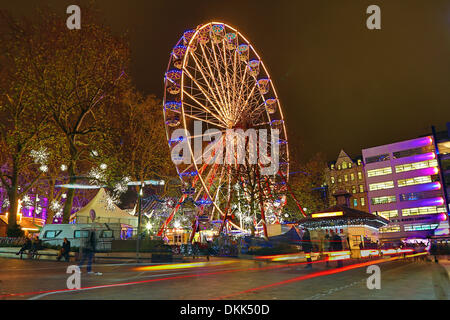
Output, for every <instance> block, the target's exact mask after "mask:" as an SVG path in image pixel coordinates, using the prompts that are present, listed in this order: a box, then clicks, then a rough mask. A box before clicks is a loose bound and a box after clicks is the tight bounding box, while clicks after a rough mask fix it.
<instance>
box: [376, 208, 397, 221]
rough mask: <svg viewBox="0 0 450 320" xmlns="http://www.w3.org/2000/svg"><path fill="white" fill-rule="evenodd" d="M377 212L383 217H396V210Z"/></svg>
mask: <svg viewBox="0 0 450 320" xmlns="http://www.w3.org/2000/svg"><path fill="white" fill-rule="evenodd" d="M378 214H379V215H380V216H382V217H383V218H385V219H388V220H390V219H391V218H395V217H398V210H387V211H380V212H378Z"/></svg>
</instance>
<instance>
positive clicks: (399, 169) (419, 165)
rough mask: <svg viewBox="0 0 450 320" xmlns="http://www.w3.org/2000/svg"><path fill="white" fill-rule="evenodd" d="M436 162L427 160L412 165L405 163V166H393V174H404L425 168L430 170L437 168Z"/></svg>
mask: <svg viewBox="0 0 450 320" xmlns="http://www.w3.org/2000/svg"><path fill="white" fill-rule="evenodd" d="M437 166H438V162H437V160H436V159H433V160H427V161H419V162H413V163H407V164H401V165H398V166H395V172H397V173H399V172H405V171H412V170H418V169H425V168H432V167H437Z"/></svg>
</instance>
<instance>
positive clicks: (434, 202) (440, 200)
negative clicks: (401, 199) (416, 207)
mask: <svg viewBox="0 0 450 320" xmlns="http://www.w3.org/2000/svg"><path fill="white" fill-rule="evenodd" d="M420 204H421V205H423V206H440V205H443V204H444V199H443V198H442V197H439V198H432V199H426V200H423V201H421V202H420Z"/></svg>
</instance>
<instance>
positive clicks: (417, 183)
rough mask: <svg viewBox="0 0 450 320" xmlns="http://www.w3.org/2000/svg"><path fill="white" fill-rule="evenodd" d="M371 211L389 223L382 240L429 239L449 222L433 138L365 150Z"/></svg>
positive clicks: (384, 229) (382, 230) (365, 166)
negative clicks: (442, 224)
mask: <svg viewBox="0 0 450 320" xmlns="http://www.w3.org/2000/svg"><path fill="white" fill-rule="evenodd" d="M362 155H363V159H364V169H365V170H364V171H365V178H366V186H367V191H368V208H369V212H370V213H374V214H377V215H380V216H383V217H384V218H386V219H388V220H389V224H388V225H387V226H385V227H383V228H381V229H380V235H381V239H383V240H388V239H406V238H427V237H429V236H434V235H435V230H436V229H437V228H438V227H439V225H440V224H441V222H443V221H445V220H448V213H447V208H446V205H445V203H446V199H445V196H444V191H443V188H444V186H445V184H444V183H443V181H442V179H441V178H440V174H439V173H440V169H439V164H438V161H437V154H436V148H435V144H434V139H433V137H432V136H426V137H421V138H417V139H412V140H407V141H402V142H397V143H392V144H388V145H383V146H378V147H373V148H368V149H364V150H362Z"/></svg>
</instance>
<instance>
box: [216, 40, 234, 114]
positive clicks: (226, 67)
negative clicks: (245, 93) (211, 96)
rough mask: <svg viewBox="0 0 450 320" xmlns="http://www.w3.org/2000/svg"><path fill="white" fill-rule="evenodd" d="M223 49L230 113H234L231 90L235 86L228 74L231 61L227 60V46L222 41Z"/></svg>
mask: <svg viewBox="0 0 450 320" xmlns="http://www.w3.org/2000/svg"><path fill="white" fill-rule="evenodd" d="M218 47H219V46H218ZM219 49H220V47H219ZM218 51H219V52H220V50H218ZM222 51H223V67H224V69H225V80H226V88H227V90H226V92H227V95H228V104H229V107H230V113H231V114H233V113H234V112H233V106H234V103H233V101H232V99H231V92H230V91H231V90H232V89H233V87H232V85H231V80H230V77H229V74H228V66H229V62H228V60H227V53H226V48H225V45H223V43H222Z"/></svg>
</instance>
